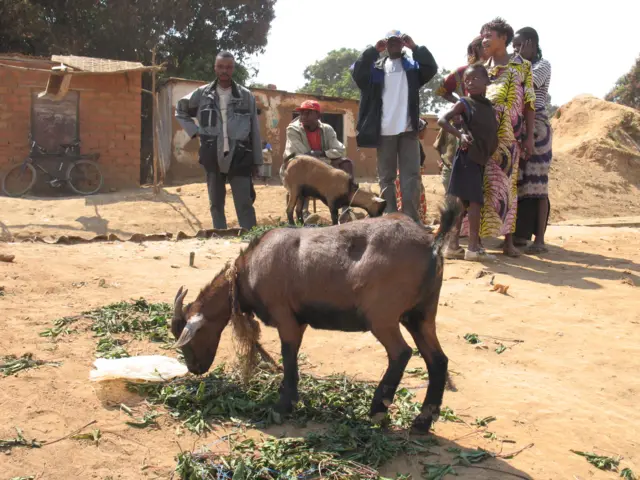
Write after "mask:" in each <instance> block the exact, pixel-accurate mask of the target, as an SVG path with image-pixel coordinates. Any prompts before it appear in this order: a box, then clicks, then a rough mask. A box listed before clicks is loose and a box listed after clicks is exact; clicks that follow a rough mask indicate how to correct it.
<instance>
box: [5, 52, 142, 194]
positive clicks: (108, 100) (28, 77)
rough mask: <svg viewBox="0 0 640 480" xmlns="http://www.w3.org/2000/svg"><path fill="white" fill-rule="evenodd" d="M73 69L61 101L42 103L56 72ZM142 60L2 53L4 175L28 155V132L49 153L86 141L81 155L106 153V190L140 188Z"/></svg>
mask: <svg viewBox="0 0 640 480" xmlns="http://www.w3.org/2000/svg"><path fill="white" fill-rule="evenodd" d="M61 64H64V65H66V66H67V67H71V68H72V69H73V71H74V72H79V73H78V74H76V75H72V77H71V83H70V84H69V91H68V93H67V94H66V95H65V96H64V97H63V98H61V99H57V100H56V99H54V100H52V99H48V98H39V97H38V94H39V93H41V92H43V91H44V90H45V88H46V86H47V81H48V80H49V76H50V75H49V73H48V72H49V71H50V70H51V68H52V67H54V66H59V65H61ZM149 69H150V68H149V67H144V66H143V65H142V64H140V63H136V62H121V61H113V60H102V59H94V58H86V57H74V56H69V57H63V56H53V57H51V59H48V58H33V57H25V56H21V55H10V54H2V55H0V175H2V174H4V172H5V171H6V170H8V168H9V167H10V166H11V165H12V164H14V163H18V162H20V161H22V160H23V159H24V158H25V156H26V155H27V154H28V152H29V144H28V135H29V133H30V132H31V134H32V135H33V139H34V140H35V141H36V142H37V143H38V144H40V145H41V146H43V147H45V148H46V149H47V150H49V149H55V148H56V147H57V146H58V145H60V144H62V143H69V142H72V141H73V140H74V137H75V138H78V139H79V140H80V141H81V147H80V148H81V152H82V153H92V152H98V153H100V159H99V160H98V163H99V165H100V168H101V170H102V173H103V175H104V181H105V187H106V188H109V187H127V186H137V185H139V184H140V145H141V116H140V113H141V88H142V72H144V71H146V70H149Z"/></svg>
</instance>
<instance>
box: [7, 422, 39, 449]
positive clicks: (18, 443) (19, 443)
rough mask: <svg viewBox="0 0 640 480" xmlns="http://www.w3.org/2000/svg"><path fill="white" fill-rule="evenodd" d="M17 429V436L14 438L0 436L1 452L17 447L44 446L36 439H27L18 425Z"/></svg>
mask: <svg viewBox="0 0 640 480" xmlns="http://www.w3.org/2000/svg"><path fill="white" fill-rule="evenodd" d="M15 429H16V436H15V437H14V438H7V439H2V438H0V452H2V451H8V450H11V449H12V448H15V447H26V448H40V447H41V446H42V444H41V443H40V442H38V441H36V439H33V440H27V439H26V438H24V435H23V434H22V430H20V429H19V428H18V427H15Z"/></svg>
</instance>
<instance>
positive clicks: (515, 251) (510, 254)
mask: <svg viewBox="0 0 640 480" xmlns="http://www.w3.org/2000/svg"><path fill="white" fill-rule="evenodd" d="M502 253H503V254H505V255H506V256H507V257H510V258H518V257H520V256H522V253H520V251H519V250H518V249H517V248H514V249H513V250H503V251H502Z"/></svg>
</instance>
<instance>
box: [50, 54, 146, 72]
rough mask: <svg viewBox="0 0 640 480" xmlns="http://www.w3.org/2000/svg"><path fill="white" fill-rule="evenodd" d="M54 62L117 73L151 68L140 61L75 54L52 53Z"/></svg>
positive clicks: (85, 69)
mask: <svg viewBox="0 0 640 480" xmlns="http://www.w3.org/2000/svg"><path fill="white" fill-rule="evenodd" d="M51 60H52V61H54V62H60V63H64V64H65V65H68V66H69V67H72V68H75V69H77V70H81V71H84V72H92V73H117V72H130V71H133V70H139V71H144V70H151V69H153V67H145V66H144V65H143V64H142V63H140V62H125V61H122V60H109V59H106V58H91V57H76V56H75V55H52V56H51Z"/></svg>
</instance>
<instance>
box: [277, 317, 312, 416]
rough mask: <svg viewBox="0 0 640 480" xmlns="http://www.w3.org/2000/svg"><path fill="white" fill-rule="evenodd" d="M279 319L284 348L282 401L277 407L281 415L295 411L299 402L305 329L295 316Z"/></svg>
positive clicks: (281, 385)
mask: <svg viewBox="0 0 640 480" xmlns="http://www.w3.org/2000/svg"><path fill="white" fill-rule="evenodd" d="M286 317H289V319H283V316H279V317H278V321H279V324H278V333H279V335H280V342H281V348H282V366H283V368H284V375H283V377H282V383H281V384H280V400H279V402H278V405H277V407H276V410H277V411H278V412H279V413H282V414H286V413H291V412H292V411H293V405H294V404H295V403H297V402H298V379H299V376H298V352H299V351H300V344H301V343H302V336H303V334H304V331H305V327H306V325H304V326H301V325H299V324H298V322H297V321H296V320H295V318H293V315H291V314H288V315H286Z"/></svg>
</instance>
